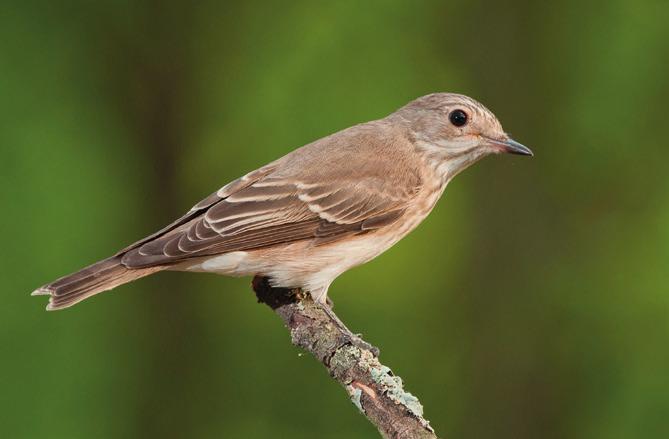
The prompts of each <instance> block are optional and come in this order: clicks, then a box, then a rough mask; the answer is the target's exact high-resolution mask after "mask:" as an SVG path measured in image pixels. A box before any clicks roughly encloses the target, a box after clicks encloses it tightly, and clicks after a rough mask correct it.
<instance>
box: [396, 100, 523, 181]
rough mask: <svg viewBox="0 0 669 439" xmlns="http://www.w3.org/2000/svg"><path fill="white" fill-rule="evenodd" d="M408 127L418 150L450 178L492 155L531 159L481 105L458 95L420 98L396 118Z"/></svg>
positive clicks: (403, 109) (400, 111)
mask: <svg viewBox="0 0 669 439" xmlns="http://www.w3.org/2000/svg"><path fill="white" fill-rule="evenodd" d="M393 116H395V117H400V118H402V119H403V120H404V121H405V123H407V124H408V127H409V130H410V133H411V136H412V137H413V141H414V143H415V144H416V147H417V148H419V149H420V150H422V151H423V152H424V153H425V154H426V156H427V157H428V158H429V159H430V161H431V162H432V163H434V164H435V165H436V166H438V167H439V168H440V169H441V170H442V171H443V172H445V173H447V174H448V175H449V176H450V177H452V176H453V175H455V174H457V173H458V172H460V171H462V170H463V169H465V168H466V167H467V166H469V165H471V164H472V163H474V162H476V161H477V160H479V159H480V158H482V157H484V156H486V155H489V154H498V153H510V154H520V155H528V156H531V155H533V154H532V151H531V150H530V149H529V148H528V147H526V146H524V145H521V144H520V143H518V142H516V141H515V140H513V139H511V138H510V137H509V135H508V134H506V133H505V132H504V130H503V129H502V124H500V123H499V121H498V120H497V117H495V115H494V114H493V113H492V112H491V111H490V110H488V109H487V108H486V107H484V106H483V105H482V104H480V103H479V102H477V101H475V100H474V99H471V98H469V97H467V96H463V95H459V94H454V93H433V94H430V95H427V96H423V97H420V98H418V99H416V100H414V101H412V102H410V103H409V104H407V105H405V106H404V107H402V108H400V109H399V110H397V112H395V113H394V114H393Z"/></svg>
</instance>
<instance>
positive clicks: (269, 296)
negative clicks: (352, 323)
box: [253, 277, 437, 439]
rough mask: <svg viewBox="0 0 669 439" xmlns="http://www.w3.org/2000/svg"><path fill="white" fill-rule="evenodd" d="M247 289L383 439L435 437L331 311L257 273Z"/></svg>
mask: <svg viewBox="0 0 669 439" xmlns="http://www.w3.org/2000/svg"><path fill="white" fill-rule="evenodd" d="M253 289H254V291H255V292H256V296H257V297H258V301H259V302H261V303H265V304H266V305H268V306H269V307H270V308H272V309H273V310H274V312H276V313H277V314H278V315H279V316H280V317H281V319H283V321H284V323H285V325H286V326H287V327H288V329H289V330H290V335H291V339H292V342H293V344H294V345H296V346H299V347H300V348H302V349H305V350H306V351H308V352H310V353H311V354H312V355H313V356H314V357H316V358H317V359H318V360H319V361H320V362H321V363H323V365H324V366H325V367H326V368H327V369H328V372H329V373H330V376H332V378H334V379H335V380H336V381H337V382H339V384H341V385H342V386H343V387H344V388H345V389H346V391H347V392H348V395H349V397H350V399H351V401H352V402H353V404H355V406H356V407H357V408H358V409H359V410H360V412H362V414H363V415H365V416H366V417H367V419H369V421H370V422H371V423H372V424H374V426H376V428H377V429H378V430H379V432H380V433H381V435H382V436H383V437H384V438H401V439H404V438H407V439H413V438H432V439H434V438H436V437H437V436H436V435H435V433H434V430H432V428H431V427H430V424H429V422H428V421H427V420H426V419H425V418H423V406H422V405H421V404H420V402H419V401H418V398H416V397H415V396H413V395H412V394H410V393H409V392H407V391H405V390H404V388H403V384H402V379H401V378H400V377H398V376H396V375H394V374H393V373H392V371H391V370H390V368H389V367H387V366H384V365H383V364H381V363H380V362H379V360H378V350H377V349H376V348H374V347H373V346H371V345H369V344H368V343H366V342H364V341H363V340H362V339H361V338H360V337H358V336H357V335H355V334H353V333H352V332H351V331H350V330H349V329H348V328H346V326H345V325H344V324H343V323H342V322H341V321H340V320H339V319H338V318H337V316H336V315H335V314H334V313H333V312H332V310H331V309H327V310H326V309H324V307H323V306H321V305H319V304H317V303H315V302H314V301H313V300H311V298H310V297H309V296H308V295H305V294H303V293H302V292H301V291H300V290H290V289H282V288H271V287H270V286H269V284H268V282H267V280H266V279H264V278H261V277H256V278H255V279H253Z"/></svg>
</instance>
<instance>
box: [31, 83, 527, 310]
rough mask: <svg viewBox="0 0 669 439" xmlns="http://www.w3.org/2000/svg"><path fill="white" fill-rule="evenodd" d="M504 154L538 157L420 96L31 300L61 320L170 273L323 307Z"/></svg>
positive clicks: (488, 126)
mask: <svg viewBox="0 0 669 439" xmlns="http://www.w3.org/2000/svg"><path fill="white" fill-rule="evenodd" d="M458 111H459V112H461V113H462V114H464V116H462V114H460V113H458V114H456V112H458ZM463 118H464V119H465V122H464V124H462V125H459V124H460V123H461V121H462V119H463ZM502 151H505V152H515V153H521V154H530V152H529V150H528V149H527V148H525V147H523V146H522V145H520V144H517V143H515V142H513V141H512V140H511V139H509V138H508V136H506V134H504V132H503V131H502V128H501V125H500V124H499V122H498V121H497V119H496V118H495V117H494V115H492V113H490V111H488V110H487V109H486V108H485V107H483V106H482V105H481V104H479V103H477V102H476V101H474V100H472V99H470V98H467V97H465V96H461V95H455V94H447V93H436V94H433V95H428V96H424V97H422V98H419V99H417V100H415V101H413V102H411V103H409V104H408V105H407V106H405V107H403V108H401V109H400V110H398V111H397V112H395V113H393V114H391V115H389V116H388V117H386V118H384V119H381V120H378V121H373V122H368V123H365V124H360V125H356V126H354V127H351V128H348V129H346V130H343V131H340V132H338V133H335V134H332V135H330V136H328V137H325V138H323V139H320V140H317V141H315V142H313V143H310V144H308V145H306V146H304V147H302V148H299V149H297V150H295V151H293V152H291V153H290V154H288V155H286V156H284V157H282V158H281V159H279V160H276V161H275V162H272V163H270V164H268V165H266V166H264V167H262V168H260V169H258V170H256V171H253V172H250V173H249V174H247V175H245V176H243V177H241V178H239V179H237V180H235V181H233V182H232V183H230V184H228V185H226V186H224V187H223V188H221V189H220V190H218V191H216V192H215V193H213V194H212V195H210V196H209V197H207V198H205V199H204V200H203V201H201V202H200V203H198V204H197V205H195V206H194V207H193V208H192V209H191V210H190V211H189V212H187V213H186V214H185V215H184V216H183V217H181V218H180V219H178V220H177V221H175V222H173V223H172V224H170V225H169V226H167V227H165V228H164V229H162V230H160V231H159V232H157V233H155V234H153V235H151V236H149V237H147V238H145V239H142V240H140V241H138V242H136V243H135V244H133V245H131V246H129V247H127V248H125V249H123V250H121V251H120V252H118V253H117V254H116V255H114V256H112V257H111V258H109V259H105V260H103V261H100V262H98V263H96V264H93V265H91V266H89V267H87V268H84V269H83V270H81V271H78V272H76V273H74V274H71V275H69V276H65V277H63V278H61V279H58V280H57V281H55V282H52V283H50V284H47V285H45V286H43V287H41V288H39V289H38V290H36V291H35V292H34V294H36V295H39V294H46V295H50V296H51V299H50V301H49V306H48V307H47V309H61V308H66V307H68V306H71V305H73V304H75V303H77V302H79V301H81V300H83V299H85V298H87V297H90V296H92V295H94V294H97V293H99V292H101V291H105V290H109V289H111V288H114V287H116V286H118V285H121V284H124V283H127V282H130V281H132V280H135V279H138V278H140V277H144V276H146V275H149V274H152V273H154V272H156V271H161V270H165V269H169V270H192V271H213V272H217V273H222V274H227V275H247V274H261V275H264V276H268V277H269V278H270V279H271V281H272V283H273V284H274V285H276V286H281V287H302V288H305V289H307V290H309V291H311V293H312V295H313V296H314V298H315V299H316V300H321V301H324V300H325V296H326V293H327V288H328V287H329V285H330V283H331V282H332V280H334V278H335V277H336V276H337V275H339V274H341V273H342V272H343V271H345V270H346V269H348V268H350V267H352V266H355V265H359V264H361V263H364V262H366V261H367V260H369V259H371V258H373V257H375V256H377V255H378V254H380V253H381V252H383V251H384V250H386V249H387V248H388V247H390V246H391V245H393V244H394V243H395V242H397V241H398V240H399V239H401V238H402V237H403V236H405V235H406V234H407V233H409V231H411V230H412V229H413V228H415V227H416V225H417V224H418V223H420V221H422V219H423V218H425V216H426V215H427V214H428V213H429V212H430V210H431V209H432V207H433V206H434V203H436V201H437V199H438V198H439V196H440V195H441V193H442V192H443V190H444V188H445V186H446V184H447V183H448V182H449V181H450V180H451V179H452V178H453V176H455V175H456V174H457V173H458V172H460V171H461V170H463V169H464V168H465V167H467V166H469V165H470V164H471V163H474V162H475V161H477V160H478V159H480V158H481V157H483V156H485V155H487V154H490V153H495V152H502Z"/></svg>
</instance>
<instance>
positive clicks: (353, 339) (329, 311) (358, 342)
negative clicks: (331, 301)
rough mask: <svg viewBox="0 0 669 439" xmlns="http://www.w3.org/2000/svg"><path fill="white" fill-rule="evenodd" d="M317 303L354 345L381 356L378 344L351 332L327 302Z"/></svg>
mask: <svg viewBox="0 0 669 439" xmlns="http://www.w3.org/2000/svg"><path fill="white" fill-rule="evenodd" d="M317 303H318V305H319V306H320V307H321V309H322V310H323V312H324V313H325V314H327V316H328V317H329V318H330V320H331V321H332V323H333V324H334V325H335V326H336V327H337V328H338V329H339V330H340V331H341V332H342V333H343V334H344V335H345V336H346V337H347V338H348V339H349V342H350V343H351V344H352V345H353V346H357V347H359V348H360V349H365V350H367V351H369V352H371V353H372V354H373V355H374V356H375V357H378V356H379V354H380V353H381V351H380V350H379V348H377V347H376V346H374V345H372V344H370V343H367V342H366V341H365V340H363V339H362V338H361V337H360V335H359V334H354V333H353V332H351V330H350V329H348V328H347V327H346V325H345V324H344V322H342V321H341V320H340V319H339V317H337V314H335V313H334V311H332V308H331V307H330V306H329V305H328V304H327V303H321V302H317Z"/></svg>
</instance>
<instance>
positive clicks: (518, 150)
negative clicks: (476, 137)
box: [485, 137, 534, 156]
mask: <svg viewBox="0 0 669 439" xmlns="http://www.w3.org/2000/svg"><path fill="white" fill-rule="evenodd" d="M485 139H486V141H487V142H488V144H489V145H491V146H493V147H495V148H499V150H500V151H501V152H506V153H509V154H518V155H529V156H533V155H534V154H533V153H532V150H531V149H530V148H528V147H527V146H525V145H523V144H520V143H518V142H516V141H515V140H513V139H511V138H507V139H503V140H497V139H491V138H489V137H486V138H485Z"/></svg>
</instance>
